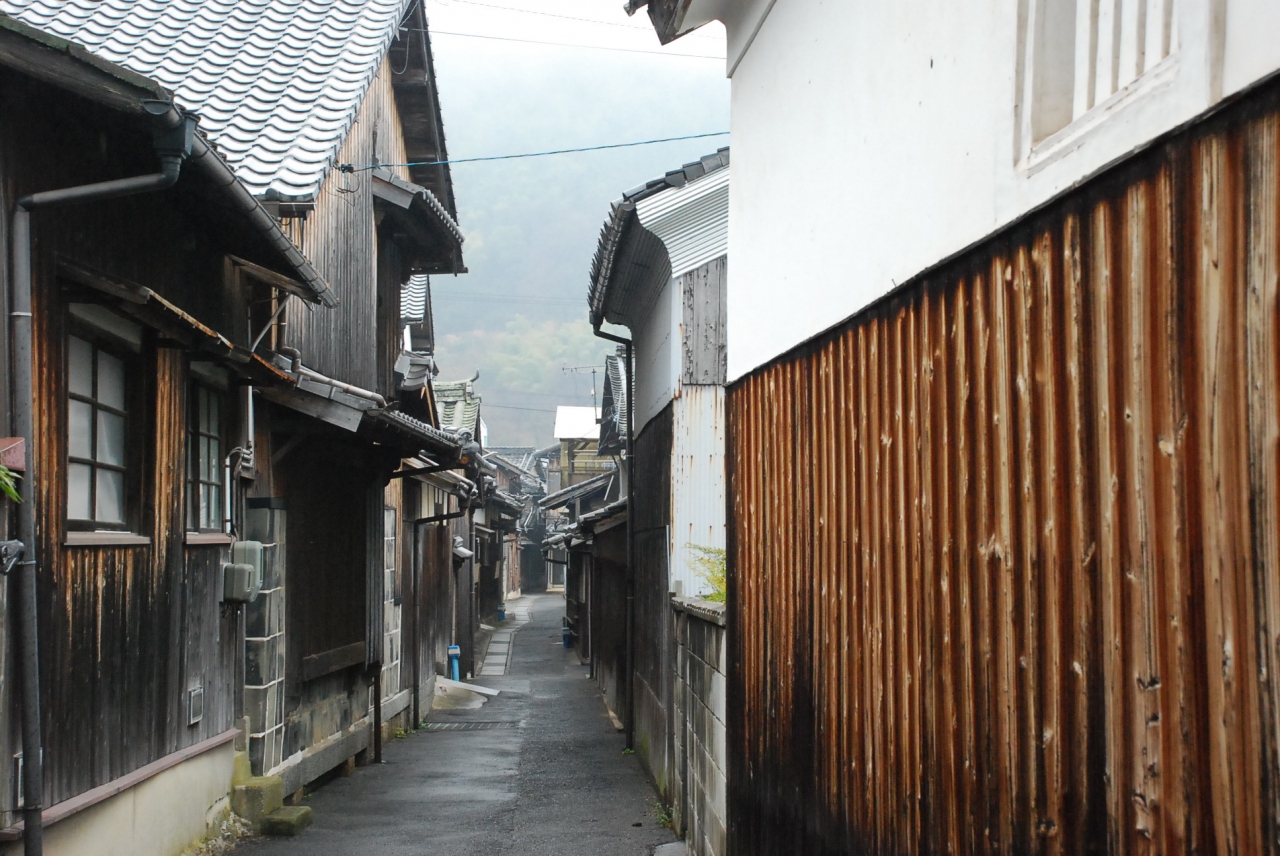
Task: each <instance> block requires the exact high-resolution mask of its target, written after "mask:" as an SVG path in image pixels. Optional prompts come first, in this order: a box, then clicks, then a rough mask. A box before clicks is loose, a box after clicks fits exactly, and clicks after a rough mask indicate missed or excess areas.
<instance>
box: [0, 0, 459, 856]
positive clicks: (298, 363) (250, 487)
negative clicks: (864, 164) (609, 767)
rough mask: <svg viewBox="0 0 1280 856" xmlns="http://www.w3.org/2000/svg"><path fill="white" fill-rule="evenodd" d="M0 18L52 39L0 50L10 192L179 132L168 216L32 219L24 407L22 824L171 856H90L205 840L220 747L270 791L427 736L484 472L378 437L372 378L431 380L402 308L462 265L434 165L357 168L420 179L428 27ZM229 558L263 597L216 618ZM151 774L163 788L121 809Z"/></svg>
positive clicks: (146, 204) (397, 427) (295, 16)
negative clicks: (31, 665) (35, 618)
mask: <svg viewBox="0 0 1280 856" xmlns="http://www.w3.org/2000/svg"><path fill="white" fill-rule="evenodd" d="M0 11H2V12H7V13H10V14H11V15H12V16H13V17H14V18H16V19H20V20H21V21H23V22H25V23H26V24H30V25H34V26H38V27H41V28H44V29H46V30H48V31H50V32H52V33H54V34H56V36H49V35H47V34H46V33H40V32H35V31H32V30H30V29H28V28H26V27H24V26H23V25H22V24H19V23H17V22H16V21H14V20H12V19H9V18H0V22H3V25H4V26H3V28H2V29H0V37H3V38H4V39H6V40H7V41H8V45H7V47H6V50H4V51H0V67H2V68H4V69H5V71H4V72H3V73H4V74H6V75H10V76H11V83H12V85H6V86H5V87H4V88H3V90H2V91H3V93H4V97H5V98H6V99H9V100H10V101H11V102H12V104H11V107H12V110H11V111H10V110H8V109H7V110H6V115H12V116H28V117H31V118H30V120H29V121H26V122H23V123H21V124H20V125H19V124H18V123H9V122H6V123H5V126H4V131H3V134H4V136H3V140H4V143H3V144H4V146H5V152H4V155H5V156H4V167H3V169H4V170H5V174H6V175H7V176H13V177H14V178H13V181H14V184H13V185H12V186H13V187H14V188H15V190H16V191H17V192H18V193H19V194H21V193H27V192H30V191H34V190H45V189H54V188H57V187H62V186H66V185H72V184H78V183H83V182H86V181H96V180H101V179H102V178H113V177H118V176H128V175H138V174H142V173H147V172H149V171H154V170H155V169H156V167H155V164H156V154H157V153H163V151H168V147H170V146H172V145H173V143H171V142H168V141H167V138H166V139H164V140H161V142H160V146H161V149H154V150H153V146H152V144H151V142H150V140H149V133H150V132H149V129H148V122H149V121H151V120H148V119H147V116H148V115H150V114H154V115H155V117H156V119H157V120H159V121H160V122H161V123H162V125H161V128H160V130H161V131H163V130H164V129H165V127H168V126H164V125H163V122H164V121H165V120H167V119H170V118H172V117H178V116H181V115H182V111H185V110H193V111H197V112H198V113H199V115H200V125H199V126H198V127H199V129H200V131H199V132H198V134H197V136H195V137H194V138H188V139H187V140H186V141H185V142H184V141H182V140H181V139H180V141H179V143H180V144H179V149H182V146H183V145H186V144H187V143H190V142H191V141H192V140H194V145H193V146H192V147H191V154H190V155H189V156H188V158H187V162H186V165H184V166H182V169H181V172H180V174H179V177H178V183H177V185H176V186H175V187H174V189H173V190H170V191H164V192H162V193H159V192H158V193H156V194H153V195H148V196H145V197H137V199H136V200H128V201H122V202H118V203H114V202H113V203H103V204H101V205H97V204H95V205H93V206H90V205H83V206H75V207H73V208H66V209H64V210H65V212H66V213H61V212H60V214H59V216H58V218H57V219H56V220H55V219H52V218H50V217H48V216H47V215H44V214H41V213H34V214H33V215H32V222H33V225H34V229H33V234H34V237H35V241H36V243H35V247H36V253H37V255H36V259H37V262H38V264H37V267H36V282H35V292H36V295H37V297H36V303H35V305H34V312H33V315H34V326H35V329H36V344H37V348H38V349H39V350H38V351H37V353H38V354H39V355H40V359H41V360H42V362H41V363H40V365H42V366H43V367H44V368H43V369H42V372H43V373H41V374H38V375H37V382H36V386H35V390H34V392H35V396H36V401H42V400H45V399H47V400H49V401H51V402H54V403H53V404H52V405H50V406H48V407H37V408H36V410H37V412H38V413H40V414H42V415H41V417H40V418H42V419H47V420H48V422H47V424H40V425H38V426H37V432H38V433H37V434H36V435H34V436H32V437H27V438H26V439H28V441H30V442H33V445H34V446H35V447H36V449H35V451H36V461H37V465H36V468H35V470H34V472H32V473H28V477H29V479H30V483H32V484H36V485H39V490H40V495H39V505H38V508H37V511H36V513H37V515H39V516H40V517H39V518H38V519H40V521H41V523H40V527H41V528H40V531H41V532H42V533H43V534H42V537H43V538H44V539H45V540H44V541H43V542H41V543H40V544H39V545H38V546H37V559H38V561H39V562H40V597H41V599H42V602H43V603H45V604H46V606H45V607H44V612H43V613H42V617H43V619H44V620H43V621H42V624H41V628H40V633H41V652H42V677H43V682H42V683H43V687H42V688H43V690H44V702H45V705H44V714H45V718H44V734H45V743H46V747H47V748H46V752H45V761H46V764H47V765H48V769H49V773H50V775H48V776H46V778H45V783H44V784H45V788H44V795H43V805H44V806H45V810H44V814H45V816H46V818H47V819H48V821H49V822H50V823H54V822H55V821H56V822H57V823H56V825H53V826H51V828H50V831H49V834H50V836H51V837H50V841H51V842H52V841H53V836H56V835H58V834H59V826H61V823H62V819H63V818H64V817H65V816H66V815H67V814H68V813H69V812H71V811H76V812H78V813H80V814H79V816H78V817H77V821H76V824H75V826H76V828H77V829H84V828H86V825H88V826H89V827H92V824H94V823H99V822H101V823H103V824H108V825H110V824H114V823H116V821H115V820H113V818H114V817H115V815H114V814H113V812H117V811H120V810H123V809H120V808H116V807H117V806H126V805H127V806H129V808H128V811H129V812H131V813H132V815H131V816H133V817H136V818H157V819H158V818H167V819H166V821H165V823H164V824H161V825H162V826H163V827H164V828H165V829H172V830H173V835H174V836H177V837H175V838H172V839H166V838H164V836H160V835H150V834H149V833H150V831H151V830H152V829H154V828H158V827H153V825H152V824H150V823H148V822H139V823H138V824H137V825H135V826H133V827H132V828H135V829H137V830H138V831H139V835H140V836H141V835H144V834H145V835H148V837H147V838H146V840H143V839H142V838H138V839H136V840H128V841H123V840H122V841H120V842H119V847H120V848H122V849H120V850H119V851H118V852H122V853H123V852H130V853H142V852H153V853H157V854H168V853H173V852H176V851H177V850H180V849H181V848H182V847H184V846H186V844H187V843H190V841H191V840H192V839H193V838H195V837H198V836H199V835H200V834H202V833H203V831H204V824H205V820H206V811H208V812H211V813H210V814H209V815H208V816H209V817H214V816H215V815H216V812H217V810H219V809H220V808H225V806H226V802H225V800H226V797H227V788H228V783H229V782H230V771H231V760H230V759H231V753H232V751H233V748H230V747H232V743H231V742H228V741H232V739H233V738H235V737H236V735H235V733H234V732H233V729H234V728H237V727H238V726H239V724H240V722H241V717H242V716H243V717H245V718H247V729H246V730H245V732H244V733H241V734H240V737H239V738H237V742H238V748H239V749H241V750H242V751H244V752H245V753H246V758H247V760H248V762H249V764H248V766H249V767H250V768H251V769H252V771H253V772H254V773H255V774H265V775H272V776H276V777H279V778H280V779H282V780H283V785H284V789H285V791H286V793H293V792H297V791H298V790H300V789H301V788H302V787H303V786H304V785H306V784H307V783H309V782H312V781H314V780H316V779H317V778H319V777H321V776H323V775H324V774H325V773H326V772H328V771H329V770H331V769H332V768H333V767H335V766H337V765H339V764H342V763H344V762H345V761H347V759H349V758H352V757H353V756H354V757H358V758H360V759H363V758H366V757H371V756H376V755H377V753H378V751H379V746H380V739H381V737H382V736H383V735H384V734H385V733H388V732H389V731H390V730H392V729H393V728H394V726H395V725H396V724H402V725H405V726H409V725H412V724H413V723H412V720H411V717H417V716H418V715H419V714H421V713H424V712H425V706H424V697H425V704H429V700H430V694H431V690H432V686H433V681H434V676H435V675H436V674H437V673H438V672H439V671H440V670H441V669H442V668H443V667H444V665H445V663H444V650H445V648H446V646H447V645H448V644H450V643H452V642H453V640H454V637H455V634H456V632H457V628H458V626H459V623H458V621H457V618H458V616H457V605H456V604H457V600H458V597H457V591H458V589H457V585H456V579H455V577H454V576H453V573H452V570H451V565H452V559H451V555H450V541H449V538H450V535H451V532H450V529H451V527H452V526H453V525H454V524H452V523H451V519H454V520H456V519H457V518H459V516H460V515H462V514H464V513H465V509H466V507H467V506H468V505H469V504H470V502H471V501H472V500H473V499H474V498H476V497H477V496H478V495H479V491H478V488H477V483H478V482H480V481H481V470H482V467H481V461H480V460H479V457H478V455H475V454H473V453H472V452H471V450H470V448H469V447H468V445H467V444H466V443H465V442H464V441H463V440H462V438H460V437H458V436H457V435H455V434H451V433H449V432H446V431H444V430H442V428H443V426H442V425H441V423H440V422H439V420H438V417H437V416H436V415H435V414H434V413H433V411H432V408H431V407H429V406H428V407H426V408H425V409H414V408H412V407H406V408H403V409H402V408H400V407H399V406H398V402H397V398H398V397H399V396H401V395H403V396H404V397H405V399H406V404H409V398H410V395H409V394H408V392H409V391H407V390H402V389H401V387H402V386H403V385H404V384H403V380H402V379H401V378H403V373H400V374H398V373H397V371H396V367H397V363H398V361H399V360H400V358H401V356H402V355H403V354H404V353H405V352H409V353H411V354H422V353H424V352H425V353H426V356H428V357H429V356H430V347H429V343H424V341H423V339H424V336H425V335H426V334H425V333H424V331H423V325H424V324H425V320H426V318H427V317H429V311H428V309H427V308H426V307H425V306H424V307H423V320H422V321H410V327H411V328H412V327H413V326H414V325H417V327H418V330H417V332H416V333H415V331H414V330H413V329H410V330H409V331H408V335H407V336H406V330H405V327H404V312H403V310H402V308H401V298H402V293H404V292H408V293H409V295H410V298H411V299H412V298H413V287H414V282H415V278H416V277H419V276H425V275H428V274H445V273H450V274H451V273H456V272H461V271H462V270H463V268H462V263H461V244H462V236H461V231H460V229H459V228H458V226H457V223H456V221H455V217H454V215H455V210H456V209H455V206H454V201H453V193H452V187H451V184H450V180H449V172H448V168H447V166H430V167H412V168H409V167H401V166H378V165H379V164H402V163H407V162H411V161H412V162H433V161H437V160H444V159H446V157H447V156H446V152H445V148H444V138H443V130H442V125H441V121H440V115H439V106H438V104H437V102H436V101H435V94H434V93H435V89H434V79H433V71H432V66H431V53H430V43H429V40H428V38H427V35H426V27H425V18H424V16H423V13H422V9H421V6H420V4H418V3H416V2H381V3H369V4H350V5H341V4H332V3H322V2H302V3H295V4H289V5H287V6H282V7H277V6H268V5H250V4H214V3H203V2H195V0H191V2H175V3H168V4H126V3H110V2H109V3H97V2H93V3H90V2H72V0H66V2H37V3H16V2H5V0H0ZM402 26H403V27H404V29H403V30H402V29H401V27H402ZM64 39H69V40H71V41H72V42H80V43H83V44H84V45H85V47H86V48H87V50H86V49H85V48H81V47H79V46H76V45H71V44H69V43H68V42H66V41H63V40H64ZM113 62H114V63H118V65H113V64H112V63H113ZM138 73H142V74H146V75H149V76H150V77H152V78H154V79H155V81H158V83H154V82H152V81H151V80H149V79H144V78H141V77H139V76H138ZM32 81H34V82H32ZM161 86H164V87H167V88H168V90H166V89H162V88H161ZM42 87H43V88H42ZM170 91H171V92H172V94H170ZM62 92H68V93H70V94H69V95H62V94H59V93H62ZM41 93H45V94H47V95H48V96H49V97H48V98H47V99H45V100H43V101H40V100H38V96H39V95H40V94H41ZM71 117H74V118H71ZM52 122H61V124H60V125H58V129H57V130H54V129H53V128H52V126H51V125H48V124H47V123H52ZM85 123H96V124H85ZM153 124H154V123H153ZM77 128H78V129H80V130H78V131H77V130H68V129H77ZM163 136H164V135H163V134H161V137H163ZM158 139H160V138H158ZM49 158H56V159H57V161H58V162H59V163H63V164H74V165H75V167H74V168H73V169H70V170H69V171H65V172H60V171H59V170H58V169H55V168H52V167H50V166H49V164H48V162H47V160H48V159H49ZM219 165H221V166H219ZM339 165H348V167H347V168H345V169H339V168H338V167H339ZM55 178H56V180H55ZM5 186H6V187H8V186H10V185H5ZM12 203H13V200H12V199H10V202H9V205H10V206H11V205H12ZM131 226H132V227H134V228H130V227H131ZM5 235H6V236H7V235H8V232H7V231H6V232H5ZM6 240H8V238H6ZM302 248H305V250H306V254H305V255H304V253H303V251H302ZM308 259H311V261H309V260H308ZM424 298H425V295H424ZM308 304H310V305H312V306H318V307H319V308H315V309H314V310H313V309H311V308H308V306H307V305H308ZM410 311H411V312H412V311H413V310H412V308H411V310H410ZM415 336H417V338H415ZM120 366H123V367H124V368H123V370H121V369H120V368H119V367H120ZM415 368H416V367H415ZM430 369H431V367H430V366H428V367H427V373H428V374H430ZM121 378H123V381H122V382H123V383H124V392H123V397H121V395H122V394H121V393H120V392H119V390H118V388H119V381H120V379H121ZM427 386H428V387H429V382H428V384H427ZM42 397H43V398H42ZM423 398H424V396H423V395H421V394H419V395H418V396H417V400H418V401H419V402H421V401H422V400H423ZM425 399H426V400H427V401H428V402H430V400H431V396H430V394H429V392H428V393H427V394H426V396H425ZM157 408H158V409H157ZM415 414H416V415H415ZM85 419H88V420H89V422H87V423H86V422H85V421H84V420H85ZM69 420H75V421H69ZM121 424H123V426H124V427H123V429H122V431H123V433H122V432H121V429H120V426H121ZM86 425H90V426H94V427H91V428H89V429H87V430H86V428H85V426H86ZM13 433H14V434H15V435H18V436H21V435H22V434H23V433H24V432H23V431H20V430H16V429H15V430H14V432H13ZM121 436H123V438H124V440H123V446H122V447H121V448H119V449H117V448H116V446H118V445H120V440H119V438H120V437H121ZM86 444H87V445H86ZM113 444H114V445H113ZM113 450H114V451H113ZM420 471H425V472H420ZM233 542H234V543H233ZM248 542H252V543H254V544H261V545H262V553H261V555H262V560H261V570H262V591H261V593H260V594H258V595H257V596H256V597H249V596H246V597H245V599H246V600H249V601H250V602H248V603H247V605H246V606H240V607H237V606H235V605H234V603H236V602H237V601H235V600H234V599H231V598H229V597H228V596H227V595H226V591H225V590H224V589H223V588H222V576H223V574H224V572H225V568H224V565H225V564H226V563H227V561H228V559H229V558H230V556H231V555H232V551H233V549H234V550H240V549H243V548H242V547H239V546H236V545H237V544H239V545H244V544H246V543H248ZM235 555H240V553H238V552H237V553H236V554H235ZM254 555H257V554H256V553H255V554H254ZM68 574H82V575H87V576H84V577H83V579H82V580H81V581H80V582H75V583H74V584H72V583H71V581H70V579H69V577H68V576H67V575H68ZM93 579H97V580H100V581H101V585H99V584H97V583H94V584H90V583H89V581H90V580H93ZM191 586H197V588H195V589H192V588H191ZM59 587H66V590H65V591H63V590H62V589H61V588H59ZM73 593H79V594H78V596H80V597H83V598H86V600H84V601H83V602H82V603H78V602H76V601H75V600H74V598H72V594H73ZM220 599H221V600H223V601H224V603H222V604H221V605H219V600H220ZM467 600H468V601H469V598H467ZM184 610H185V611H184ZM241 615H243V621H242V622H241V619H240V618H239V616H241ZM85 622H88V623H87V624H86V623H85ZM238 622H240V623H238ZM464 626H465V625H464ZM86 633H87V634H89V636H86V635H85V634H86ZM94 634H107V635H98V636H96V637H94V638H97V639H98V642H97V643H95V645H97V646H98V648H97V650H96V651H95V650H94V646H89V645H83V644H81V643H82V642H83V640H85V639H88V638H90V637H91V636H93V635H94ZM241 634H244V635H241ZM72 639H74V640H76V645H75V646H72V645H71V644H70V642H69V640H72ZM6 686H8V685H6ZM86 688H88V690H87V691H86ZM371 689H372V690H373V700H374V702H375V703H374V704H372V705H371V704H370V699H371V694H370V692H371ZM166 710H167V711H168V713H164V714H163V715H161V713H162V712H163V711H166ZM188 723H190V724H189V725H188ZM90 724H92V726H91V725H90ZM95 729H96V730H95ZM211 729H212V730H211ZM9 733H11V732H10V731H8V730H4V731H0V735H7V734H9ZM208 741H215V742H214V743H209V742H208ZM216 741H222V742H216ZM174 765H180V767H181V768H182V769H184V770H187V771H188V772H186V773H184V774H182V775H183V776H186V777H187V778H182V779H181V781H182V782H186V784H181V785H178V786H175V787H173V788H171V789H166V788H155V787H148V788H146V789H145V791H143V790H136V791H135V790H130V788H132V787H134V786H135V785H137V784H138V783H140V782H141V781H143V780H145V778H146V776H152V775H160V773H157V772H155V771H157V770H165V769H171V768H174ZM192 771H195V772H192ZM193 776H194V778H192V777H193ZM139 777H142V778H139ZM9 781H10V780H9V778H7V777H0V795H3V794H4V793H5V788H6V787H8V786H9ZM197 781H198V782H199V783H200V784H199V785H198V786H197V785H193V784H191V783H192V782H197ZM122 790H123V791H124V793H123V794H122V795H121V796H120V797H119V798H112V795H114V794H116V793H118V792H121V791H122ZM14 796H15V795H14V794H12V793H9V797H10V798H11V799H10V800H9V801H7V802H5V803H4V804H3V805H2V806H0V811H6V812H11V811H12V808H13V806H14V800H13V799H12V798H13V797H14ZM144 796H145V800H144ZM137 800H144V801H143V802H137ZM146 800H150V801H151V802H147V801H146ZM166 800H168V801H169V802H166ZM173 801H181V807H180V809H177V808H174V806H173V805H172V803H173ZM193 806H198V807H199V811H198V812H197V813H198V815H199V817H196V816H195V815H194V814H191V812H193V811H195V809H193V808H192V807H193ZM7 817H8V818H9V819H11V820H12V819H13V818H14V815H13V814H11V813H10V814H8V815H7ZM170 821H171V822H170ZM62 828H63V829H70V828H71V827H70V826H64V827H62ZM112 828H115V827H114V826H113V827H112ZM17 834H19V833H18V832H17V831H15V830H14V828H13V827H12V826H11V827H10V828H9V829H7V830H2V831H0V837H3V836H5V835H8V836H9V837H14V836H15V835H17ZM182 836H186V838H185V839H184V840H182V841H178V840H177V839H178V838H181V837H182ZM81 840H86V841H94V847H95V848H96V849H95V850H94V852H97V853H101V852H107V851H104V850H103V849H101V848H102V847H103V846H104V844H103V839H102V838H101V837H96V838H95V837H94V836H82V838H81Z"/></svg>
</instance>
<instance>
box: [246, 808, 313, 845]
mask: <svg viewBox="0 0 1280 856" xmlns="http://www.w3.org/2000/svg"><path fill="white" fill-rule="evenodd" d="M310 825H311V806H309V805H287V806H285V807H284V808H282V809H277V810H276V811H273V812H272V813H271V814H269V815H267V816H266V817H264V818H263V819H262V822H261V823H259V824H258V831H259V832H261V833H262V834H263V835H280V836H290V837H291V836H294V835H297V834H298V833H299V832H301V831H302V830H304V829H306V828H307V827H308V826H310Z"/></svg>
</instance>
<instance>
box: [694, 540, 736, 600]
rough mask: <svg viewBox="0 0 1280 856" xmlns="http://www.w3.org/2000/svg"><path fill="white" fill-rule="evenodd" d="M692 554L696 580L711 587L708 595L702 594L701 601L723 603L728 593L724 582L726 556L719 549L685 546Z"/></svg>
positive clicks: (695, 545)
mask: <svg viewBox="0 0 1280 856" xmlns="http://www.w3.org/2000/svg"><path fill="white" fill-rule="evenodd" d="M685 546H686V547H688V548H689V549H690V550H691V551H692V552H693V553H694V556H693V570H694V573H696V574H697V575H698V578H699V579H700V580H702V581H703V582H704V583H706V584H707V585H709V586H711V592H710V594H704V595H703V596H702V599H703V600H709V601H711V602H712V603H724V601H725V597H726V595H727V593H728V590H727V589H726V585H727V583H726V580H725V565H726V561H727V556H728V554H727V553H726V552H725V551H724V550H722V549H721V548H719V547H703V546H702V545H700V544H685Z"/></svg>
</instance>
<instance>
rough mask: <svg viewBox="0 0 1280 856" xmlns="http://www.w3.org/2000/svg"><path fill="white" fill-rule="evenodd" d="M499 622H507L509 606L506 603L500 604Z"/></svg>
mask: <svg viewBox="0 0 1280 856" xmlns="http://www.w3.org/2000/svg"><path fill="white" fill-rule="evenodd" d="M498 620H499V621H506V620H507V605H506V604H505V603H500V604H498Z"/></svg>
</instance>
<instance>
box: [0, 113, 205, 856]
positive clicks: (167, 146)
mask: <svg viewBox="0 0 1280 856" xmlns="http://www.w3.org/2000/svg"><path fill="white" fill-rule="evenodd" d="M161 103H162V102H149V103H148V104H144V107H145V108H146V109H147V110H148V112H149V113H150V114H151V115H153V116H155V115H159V110H152V108H151V106H149V105H154V104H161ZM163 107H164V108H167V110H169V111H172V112H173V113H174V114H175V117H176V118H175V119H174V121H172V122H166V123H164V124H163V125H162V126H161V130H158V131H157V132H156V134H155V140H154V145H155V150H156V154H157V155H159V156H160V162H161V167H160V171H159V172H156V173H151V174H149V175H139V176H133V177H131V178H121V179H115V180H112V181H103V182H97V183H95V184H82V185H78V186H76V187H64V188H60V189H58V190H47V191H42V192H40V193H32V194H29V195H27V196H23V197H22V198H20V199H19V200H18V202H17V206H16V207H15V209H14V212H13V309H12V311H11V312H10V313H9V316H10V331H11V335H12V339H13V369H12V372H13V400H14V407H13V432H14V436H17V437H23V438H25V439H26V441H27V442H26V443H25V444H24V445H25V455H26V461H25V464H26V471H25V474H24V477H23V479H22V481H21V483H20V488H21V494H22V501H21V502H20V503H19V504H18V540H19V541H21V542H22V544H23V545H24V547H23V552H22V556H21V559H19V561H18V562H17V568H18V589H19V593H18V649H19V650H18V670H19V673H20V682H21V686H22V709H21V720H22V728H21V730H22V758H23V763H22V790H23V808H22V816H23V834H22V840H23V852H24V854H26V856H41V854H42V853H43V851H44V828H43V817H42V809H41V802H42V800H43V794H44V758H43V750H42V747H41V737H42V735H41V712H40V648H39V639H40V635H39V627H38V625H37V615H38V612H37V610H38V605H37V597H36V585H37V578H38V574H37V564H36V563H37V558H36V553H35V544H36V510H37V509H36V494H37V491H36V485H37V482H38V481H39V479H38V475H39V474H38V473H37V472H36V468H35V455H34V443H33V441H34V439H35V431H34V426H33V413H34V410H35V407H36V402H35V400H34V395H33V391H34V383H33V374H34V370H33V359H32V318H31V291H32V266H31V259H32V240H31V214H32V212H34V211H37V210H40V209H46V208H59V207H63V206H67V205H74V204H77V203H84V202H97V201H100V200H105V199H116V198H119V197H122V196H136V195H139V194H143V193H152V192H155V191H159V190H164V189H165V188H168V187H172V186H173V185H174V184H176V183H177V181H178V175H179V173H180V172H181V170H182V162H183V160H184V159H186V158H187V157H188V156H189V155H190V154H191V152H192V151H193V150H194V147H193V143H194V141H195V140H196V139H197V136H196V133H195V127H196V123H195V119H194V118H193V117H188V116H183V115H182V114H181V113H179V112H178V111H177V110H176V109H175V108H174V107H173V105H172V104H165V105H163Z"/></svg>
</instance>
